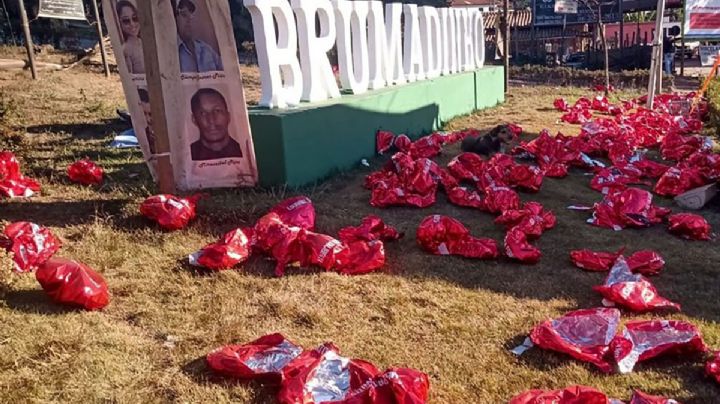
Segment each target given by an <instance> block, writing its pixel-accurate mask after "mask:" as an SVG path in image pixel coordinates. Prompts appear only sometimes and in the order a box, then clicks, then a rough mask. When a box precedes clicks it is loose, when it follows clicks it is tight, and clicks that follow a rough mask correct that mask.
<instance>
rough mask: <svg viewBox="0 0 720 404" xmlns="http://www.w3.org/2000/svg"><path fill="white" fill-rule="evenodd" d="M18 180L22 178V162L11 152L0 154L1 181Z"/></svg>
mask: <svg viewBox="0 0 720 404" xmlns="http://www.w3.org/2000/svg"><path fill="white" fill-rule="evenodd" d="M17 178H20V162H19V161H18V159H17V158H16V157H15V155H14V154H12V153H11V152H9V151H2V152H0V181H2V180H14V179H17Z"/></svg>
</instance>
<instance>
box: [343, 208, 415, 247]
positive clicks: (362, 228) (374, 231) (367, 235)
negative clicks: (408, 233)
mask: <svg viewBox="0 0 720 404" xmlns="http://www.w3.org/2000/svg"><path fill="white" fill-rule="evenodd" d="M402 237H403V234H402V233H400V232H398V231H397V229H395V228H394V227H392V226H389V225H387V224H385V222H383V220H382V219H381V218H380V217H378V216H375V215H370V216H366V217H365V218H363V220H362V223H361V224H360V225H359V226H357V227H352V226H350V227H344V228H342V229H340V232H338V238H339V239H340V240H342V241H343V242H344V243H349V242H352V241H373V240H382V241H394V240H399V239H401V238H402Z"/></svg>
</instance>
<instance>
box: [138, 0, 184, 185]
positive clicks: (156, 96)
mask: <svg viewBox="0 0 720 404" xmlns="http://www.w3.org/2000/svg"><path fill="white" fill-rule="evenodd" d="M157 7H158V1H156V0H143V1H138V2H137V8H138V17H139V19H140V32H141V33H142V44H143V56H144V59H145V80H146V82H147V87H148V94H149V96H150V110H151V112H152V116H153V124H152V129H153V132H154V133H155V151H156V153H157V154H156V156H155V157H156V159H157V172H158V182H159V185H160V192H161V193H163V194H172V193H175V177H174V175H173V169H172V161H171V159H170V141H169V139H168V124H167V116H166V114H165V98H164V97H163V85H162V77H161V75H160V60H159V57H158V43H157V37H156V33H155V24H154V21H153V20H154V18H153V15H154V14H155V11H156V9H157Z"/></svg>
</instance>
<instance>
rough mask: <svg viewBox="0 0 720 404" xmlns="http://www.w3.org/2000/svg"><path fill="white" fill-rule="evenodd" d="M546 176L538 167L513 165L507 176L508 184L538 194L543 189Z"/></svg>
mask: <svg viewBox="0 0 720 404" xmlns="http://www.w3.org/2000/svg"><path fill="white" fill-rule="evenodd" d="M543 177H544V174H543V173H542V170H541V169H540V168H539V167H537V166H527V165H522V164H516V165H513V166H512V167H511V168H510V170H509V172H508V175H507V182H508V183H509V184H510V185H512V186H515V187H519V188H522V189H524V190H525V191H528V192H538V191H540V187H542V183H543Z"/></svg>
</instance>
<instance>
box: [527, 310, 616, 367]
mask: <svg viewBox="0 0 720 404" xmlns="http://www.w3.org/2000/svg"><path fill="white" fill-rule="evenodd" d="M619 324H620V311H619V310H617V309H609V308H595V309H587V310H577V311H573V312H570V313H567V314H565V315H564V316H562V317H559V318H557V319H554V320H547V321H545V322H544V323H542V324H540V325H538V326H536V327H535V328H534V329H533V330H532V332H531V333H530V338H531V339H532V341H533V343H534V344H535V345H537V346H538V347H540V348H542V349H547V350H551V351H556V352H561V353H565V354H567V355H570V356H572V357H573V358H575V359H578V360H581V361H583V362H590V363H592V364H594V365H595V366H597V367H598V368H600V370H602V371H603V372H605V373H610V372H612V365H611V364H610V361H609V356H610V343H611V342H612V340H613V338H614V337H615V334H616V331H617V328H618V325H619Z"/></svg>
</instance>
